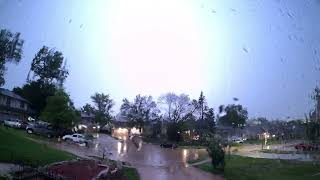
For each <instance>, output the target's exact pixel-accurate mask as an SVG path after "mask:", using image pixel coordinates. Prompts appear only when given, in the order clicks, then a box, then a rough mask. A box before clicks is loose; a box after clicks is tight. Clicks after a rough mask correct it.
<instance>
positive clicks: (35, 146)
mask: <svg viewBox="0 0 320 180" xmlns="http://www.w3.org/2000/svg"><path fill="white" fill-rule="evenodd" d="M26 137H28V136H27V135H26V133H24V132H22V131H19V130H15V129H11V128H8V129H7V128H3V127H0V139H1V143H0V161H1V162H11V163H26V164H30V165H45V164H49V163H53V162H57V161H63V160H70V159H74V158H76V157H75V156H74V155H72V154H70V153H67V152H64V151H60V150H56V149H53V148H51V147H48V146H47V145H44V144H39V143H36V142H34V141H32V140H30V139H27V138H26Z"/></svg>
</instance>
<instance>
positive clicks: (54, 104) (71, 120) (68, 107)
mask: <svg viewBox="0 0 320 180" xmlns="http://www.w3.org/2000/svg"><path fill="white" fill-rule="evenodd" d="M40 118H41V119H43V120H44V121H47V122H49V123H51V124H52V125H53V126H54V127H57V128H70V127H72V126H73V125H74V124H75V123H76V122H77V121H79V115H78V114H77V112H76V110H75V108H74V106H73V103H72V101H71V99H70V97H69V95H68V94H67V93H66V92H64V91H63V90H62V89H60V90H58V91H57V92H56V93H55V95H54V96H49V97H48V98H47V105H46V107H45V109H44V111H43V112H42V113H41V116H40Z"/></svg>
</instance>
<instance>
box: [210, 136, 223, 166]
mask: <svg viewBox="0 0 320 180" xmlns="http://www.w3.org/2000/svg"><path fill="white" fill-rule="evenodd" d="M207 151H208V154H209V156H210V157H211V159H212V166H213V168H215V169H217V168H221V169H222V170H223V169H224V166H225V160H224V158H225V154H224V151H223V146H222V143H221V142H220V141H219V140H216V139H213V140H212V141H211V142H210V144H209V146H208V149H207Z"/></svg>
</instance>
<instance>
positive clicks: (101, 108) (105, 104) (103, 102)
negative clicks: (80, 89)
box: [91, 93, 114, 125]
mask: <svg viewBox="0 0 320 180" xmlns="http://www.w3.org/2000/svg"><path fill="white" fill-rule="evenodd" d="M91 99H92V101H93V103H94V105H95V107H94V113H93V114H94V115H95V121H96V123H100V124H101V125H105V124H108V123H109V122H110V121H111V119H112V115H111V111H112V107H113V106H114V102H113V100H112V99H111V98H110V96H109V94H106V95H105V94H103V93H95V94H94V95H93V96H91Z"/></svg>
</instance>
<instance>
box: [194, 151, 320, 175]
mask: <svg viewBox="0 0 320 180" xmlns="http://www.w3.org/2000/svg"><path fill="white" fill-rule="evenodd" d="M196 167H198V168H200V169H202V170H204V171H207V172H211V173H214V174H223V175H224V176H225V177H226V179H228V180H234V179H236V180H242V179H243V180H251V179H252V180H256V179H257V180H270V179H272V180H278V179H279V180H282V179H290V180H300V179H301V180H305V179H308V180H313V179H314V180H316V179H320V176H319V175H317V176H313V175H315V174H317V173H319V172H320V165H319V164H316V163H312V162H298V161H289V160H271V159H260V158H249V157H241V156H231V158H230V159H228V157H226V167H225V170H224V172H223V171H221V170H215V169H213V167H212V165H211V163H205V164H201V165H199V166H196Z"/></svg>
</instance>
